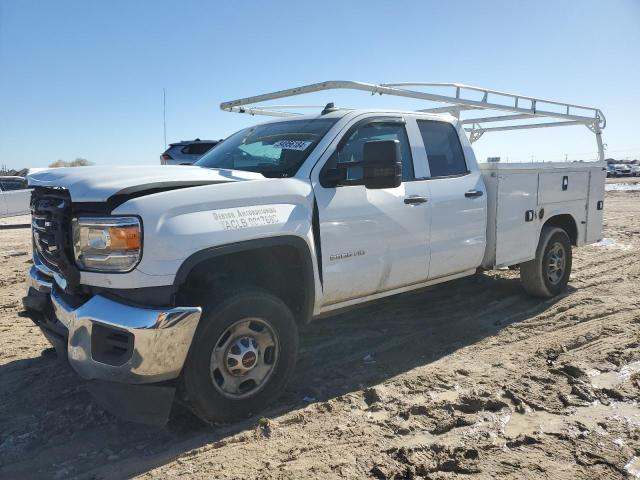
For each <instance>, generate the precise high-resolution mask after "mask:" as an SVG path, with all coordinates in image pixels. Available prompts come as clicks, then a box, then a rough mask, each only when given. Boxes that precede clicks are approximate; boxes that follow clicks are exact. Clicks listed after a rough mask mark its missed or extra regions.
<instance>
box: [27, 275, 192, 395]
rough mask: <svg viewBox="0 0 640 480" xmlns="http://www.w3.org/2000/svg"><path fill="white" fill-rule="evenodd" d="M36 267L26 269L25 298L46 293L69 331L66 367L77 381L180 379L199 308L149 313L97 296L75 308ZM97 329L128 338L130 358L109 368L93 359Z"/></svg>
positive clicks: (132, 382) (126, 381)
mask: <svg viewBox="0 0 640 480" xmlns="http://www.w3.org/2000/svg"><path fill="white" fill-rule="evenodd" d="M38 267H40V266H39V265H36V264H34V266H32V267H31V269H30V271H29V275H28V277H27V295H28V296H29V295H34V294H35V293H39V294H43V293H47V292H48V293H49V296H50V298H51V305H52V307H53V309H52V310H53V314H54V316H55V317H56V319H57V320H58V321H59V322H60V323H61V324H62V325H64V327H66V329H67V330H68V332H69V334H68V339H67V357H68V360H69V363H70V364H71V366H72V367H73V369H74V370H75V371H76V372H78V374H79V375H80V376H81V377H83V378H85V379H88V380H92V379H96V380H106V381H111V382H121V383H130V384H141V383H154V382H160V381H164V380H171V379H174V378H176V377H178V375H179V374H180V371H181V370H182V367H183V365H184V362H185V360H186V358H187V353H188V351H189V347H190V346H191V341H192V339H193V336H194V334H195V331H196V327H197V326H198V322H199V321H200V315H201V314H202V309H201V308H200V307H176V308H170V309H147V308H140V307H134V306H130V305H125V304H123V303H120V302H117V301H114V300H110V299H108V298H106V297H103V296H101V295H95V296H93V297H91V298H90V299H89V300H88V301H86V302H84V303H83V304H82V305H80V306H78V307H75V308H74V307H73V306H71V305H69V304H68V303H67V302H66V301H65V300H64V299H63V297H62V295H61V294H60V293H58V292H57V290H56V288H54V287H53V283H54V282H53V281H52V278H51V277H48V276H47V275H46V272H45V271H43V269H42V268H38ZM32 289H33V290H35V292H33V291H32ZM96 326H100V327H107V329H112V330H113V331H114V332H116V333H118V332H121V333H123V334H125V335H127V336H128V337H129V338H131V339H132V348H131V354H130V356H129V357H128V358H126V359H125V360H126V361H124V362H123V363H122V364H111V363H105V362H103V361H98V360H96V359H95V356H97V355H95V352H94V351H93V350H94V349H97V348H98V347H100V346H99V345H97V344H96V338H93V339H92V333H93V330H94V328H96ZM109 331H110V330H109Z"/></svg>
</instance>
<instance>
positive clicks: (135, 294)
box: [24, 82, 606, 423]
mask: <svg viewBox="0 0 640 480" xmlns="http://www.w3.org/2000/svg"><path fill="white" fill-rule="evenodd" d="M419 86H420V87H429V84H420V85H419ZM405 87H406V85H372V84H363V83H356V82H325V83H321V84H314V85H309V86H306V87H299V88H296V89H291V90H285V91H281V92H274V93H272V94H266V95H261V96H258V97H251V98H247V99H242V100H237V101H233V102H226V103H224V104H222V106H221V107H222V108H223V110H227V111H238V112H244V113H251V114H254V115H257V114H265V115H269V114H271V115H274V116H276V117H279V118H277V119H276V120H273V121H270V122H267V123H263V124H260V125H257V126H253V127H250V128H246V129H243V130H241V131H239V132H237V133H235V134H233V135H231V136H230V137H229V138H227V139H226V140H224V142H223V143H221V144H220V145H219V146H218V147H216V148H215V149H213V150H211V151H210V152H209V153H208V154H206V155H205V156H204V157H203V158H202V159H201V160H200V161H199V162H198V163H197V165H196V166H187V167H183V166H177V167H169V166H167V167H156V166H153V167H122V168H112V167H109V168H100V167H85V168H82V169H80V168H76V169H74V168H70V169H56V170H49V171H46V172H42V173H37V174H34V175H31V176H30V177H29V183H30V185H31V186H32V187H33V188H34V194H33V199H32V216H33V224H32V227H33V228H32V229H33V243H34V246H35V249H34V256H33V260H34V265H33V267H32V268H31V270H30V272H29V276H28V295H27V296H26V297H25V299H24V304H25V307H26V308H27V310H30V311H32V312H34V314H33V318H34V319H35V320H36V322H37V323H38V325H39V326H40V327H41V328H42V331H43V332H44V333H45V335H46V336H47V338H48V339H49V340H50V341H51V343H52V344H53V345H54V346H55V347H56V349H58V350H59V351H61V352H63V353H62V354H63V355H64V356H65V357H66V358H68V360H69V363H70V364H71V366H72V367H73V368H74V370H75V371H76V372H77V373H78V374H80V376H82V377H83V378H85V379H87V380H92V382H91V385H92V387H93V388H92V389H93V391H94V392H95V393H96V396H97V397H96V398H97V399H98V401H100V402H101V403H102V404H103V405H106V406H107V407H108V408H110V409H111V410H112V411H114V412H115V413H117V414H119V415H121V416H123V417H125V418H129V419H135V420H137V421H142V422H149V423H157V422H163V421H166V417H167V414H168V412H169V409H170V407H171V404H172V402H173V400H174V393H175V391H176V389H178V391H179V394H180V396H181V398H183V399H184V400H185V401H186V402H187V403H188V404H189V405H190V406H191V407H192V408H193V409H194V411H195V412H196V413H197V414H198V415H200V416H201V417H202V418H204V419H206V420H209V421H220V420H228V419H233V418H238V417H241V416H246V415H248V414H251V413H254V412H257V411H259V410H260V409H261V408H263V407H264V406H265V405H266V404H268V403H269V402H270V401H272V400H273V399H274V398H275V397H276V396H277V395H278V394H279V393H280V392H281V391H282V390H283V389H284V387H285V385H286V384H287V381H288V380H289V378H290V376H291V374H292V372H293V370H294V365H295V362H296V356H297V349H298V330H299V329H300V328H301V327H302V326H304V325H305V324H307V323H308V322H310V321H311V320H312V319H314V318H318V317H321V316H324V315H327V314H330V313H331V312H336V311H339V310H342V309H344V308H347V307H353V306H356V305H359V304H363V303H365V302H369V301H371V300H374V299H378V298H381V297H385V296H389V295H394V294H398V293H402V292H407V291H410V290H415V289H419V288H423V287H427V286H429V285H434V284H437V283H441V282H446V281H449V280H453V279H457V278H461V277H465V276H468V275H473V274H475V273H476V272H478V271H479V270H484V269H494V268H498V267H506V266H510V267H518V266H519V269H520V273H521V277H522V283H523V287H524V290H526V291H527V292H528V293H530V294H532V295H535V296H539V297H551V296H554V295H557V294H559V293H561V292H562V291H563V290H564V289H565V287H566V285H567V282H568V280H569V275H570V272H571V250H572V247H574V246H575V247H579V246H581V245H585V244H587V243H591V242H595V241H597V240H599V239H600V238H601V230H602V209H603V198H604V182H605V174H606V172H605V168H604V164H603V163H602V157H603V151H602V140H601V137H600V131H601V128H602V127H604V116H603V115H602V112H600V110H597V109H589V108H588V107H581V106H575V105H569V104H559V103H558V102H548V101H543V100H540V99H533V98H531V97H525V96H519V95H517V96H516V95H514V96H513V97H507V98H511V100H514V99H515V101H514V102H513V104H508V105H506V106H505V105H498V104H495V103H492V101H491V100H492V98H491V97H492V96H493V95H494V92H492V91H489V90H484V89H477V88H475V87H467V86H462V85H458V84H452V85H450V87H451V88H454V89H456V94H455V95H452V96H451V97H446V96H443V95H442V94H440V93H439V94H430V93H424V92H422V91H419V90H407V89H406V88H405ZM439 87H441V85H439ZM335 88H343V89H355V90H365V91H371V92H373V93H383V94H387V95H398V96H405V97H407V96H409V97H411V98H416V99H421V100H435V101H438V102H448V103H449V104H451V106H448V107H446V108H443V107H439V108H433V109H431V111H391V110H355V109H340V108H335V107H333V106H332V105H327V106H326V107H325V108H324V109H323V110H322V112H319V111H317V112H316V113H313V114H311V115H296V114H295V112H285V111H283V110H282V108H281V107H277V106H276V107H273V108H267V107H264V106H259V107H246V106H245V105H249V104H253V103H257V102H264V101H268V100H273V99H276V98H284V97H286V96H292V95H298V94H301V93H309V92H314V91H322V90H330V89H335ZM466 89H470V90H472V91H473V92H477V90H480V91H481V92H485V93H484V98H483V99H482V100H472V99H465V98H466V97H465V96H464V91H466ZM461 92H463V93H461ZM498 93H499V94H500V95H501V96H502V97H501V98H503V99H504V98H505V96H506V95H509V94H505V93H503V92H498ZM420 95H423V96H424V95H426V96H427V98H424V97H421V96H420ZM429 95H432V96H433V97H434V98H431V97H429ZM527 102H528V104H527ZM543 102H548V103H550V104H552V105H562V108H561V109H557V108H556V109H554V110H553V111H547V110H544V109H543V108H542V104H543ZM523 104H525V105H523ZM478 109H481V110H491V109H494V110H498V111H500V112H503V113H504V112H505V111H506V112H510V115H502V116H500V117H482V118H472V119H469V120H461V119H460V118H459V116H460V113H461V111H466V110H478ZM579 109H582V111H580V110H579ZM445 110H446V112H445ZM576 110H577V111H579V112H580V113H576ZM558 111H559V112H560V113H557V112H558ZM585 111H586V113H585ZM549 117H551V118H552V119H554V120H557V119H558V118H559V119H561V120H562V121H554V122H551V123H547V124H544V125H545V126H559V125H584V126H587V127H588V128H589V129H591V130H592V131H593V132H594V133H595V134H596V138H597V143H598V148H599V152H600V159H601V161H600V162H594V163H563V164H554V163H540V164H533V163H532V164H500V163H491V164H484V165H479V164H478V162H477V161H476V158H475V155H474V152H473V150H472V148H471V144H470V139H471V140H472V141H474V140H477V139H478V138H479V137H480V136H481V135H482V134H483V133H486V132H490V131H499V130H506V129H518V128H539V127H540V125H541V123H539V122H540V119H548V118H549ZM496 118H500V119H501V120H500V121H501V122H503V123H502V125H501V126H499V127H487V126H486V124H488V123H489V122H492V121H495V119H496ZM527 119H534V120H535V122H534V123H530V124H524V125H523V124H521V123H518V124H514V125H512V126H511V127H510V128H509V127H506V126H505V125H504V122H505V121H516V120H517V121H520V120H527ZM469 125H471V128H470V131H469V132H468V133H469V138H470V139H469V138H468V137H467V134H466V133H465V128H467V127H468V126H469Z"/></svg>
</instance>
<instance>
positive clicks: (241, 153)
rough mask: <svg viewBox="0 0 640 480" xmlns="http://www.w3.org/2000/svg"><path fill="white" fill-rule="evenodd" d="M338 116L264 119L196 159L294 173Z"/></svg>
mask: <svg viewBox="0 0 640 480" xmlns="http://www.w3.org/2000/svg"><path fill="white" fill-rule="evenodd" d="M336 121H337V118H322V119H309V120H287V121H284V122H272V123H265V124H263V125H257V126H255V127H251V128H247V129H245V130H241V131H239V132H237V133H234V134H233V135H231V136H230V137H229V138H227V139H226V140H225V141H224V142H222V143H220V145H218V146H216V148H213V149H211V150H210V151H209V152H207V153H206V154H205V155H204V157H202V158H201V159H200V160H198V161H197V162H196V165H198V166H200V167H208V168H229V169H236V170H247V171H251V172H260V173H261V174H263V175H264V176H265V177H276V178H283V177H291V176H293V175H295V173H296V172H297V171H298V169H299V168H300V166H301V165H302V164H303V162H304V161H305V160H306V159H307V157H308V156H309V154H310V153H311V152H312V151H313V149H314V148H315V147H316V145H317V144H318V142H319V141H320V140H321V139H322V137H324V136H325V135H326V133H327V132H328V131H329V129H330V128H331V127H332V126H333V125H334V124H335V123H336Z"/></svg>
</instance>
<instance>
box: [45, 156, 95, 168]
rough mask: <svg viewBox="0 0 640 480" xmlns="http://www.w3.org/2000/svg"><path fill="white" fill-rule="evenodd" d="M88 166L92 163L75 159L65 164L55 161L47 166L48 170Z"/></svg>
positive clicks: (64, 162)
mask: <svg viewBox="0 0 640 480" xmlns="http://www.w3.org/2000/svg"><path fill="white" fill-rule="evenodd" d="M89 165H93V163H92V162H90V161H89V160H87V159H86V158H76V159H75V160H72V161H71V162H67V161H65V160H56V161H55V162H53V163H52V164H50V165H49V168H60V167H87V166H89Z"/></svg>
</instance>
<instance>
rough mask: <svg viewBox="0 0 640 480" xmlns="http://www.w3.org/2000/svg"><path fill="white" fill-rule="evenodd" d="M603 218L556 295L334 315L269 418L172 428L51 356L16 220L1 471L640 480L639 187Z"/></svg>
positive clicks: (427, 299)
mask: <svg viewBox="0 0 640 480" xmlns="http://www.w3.org/2000/svg"><path fill="white" fill-rule="evenodd" d="M605 217H606V227H605V237H606V239H605V241H603V242H601V243H600V244H599V245H592V246H588V247H585V248H581V249H577V250H575V252H574V255H575V258H574V274H573V276H572V279H571V282H570V289H569V290H568V292H567V293H566V294H564V295H562V296H560V297H558V298H555V299H553V300H549V301H539V300H536V299H532V298H529V297H527V296H526V295H525V294H524V293H523V291H522V289H521V287H520V284H519V281H518V278H517V272H514V271H508V270H507V271H499V272H490V273H485V274H482V275H477V276H475V277H473V278H467V279H464V280H460V281H456V282H454V283H450V284H446V285H441V286H437V287H434V288H431V289H429V290H427V291H424V292H420V293H417V294H410V295H404V296H400V297H396V298H394V299H390V300H386V301H383V302H381V303H378V304H376V305H373V306H370V307H367V308H366V309H364V310H359V311H353V312H350V313H348V314H343V315H340V316H337V317H334V318H331V319H326V320H322V321H319V322H316V323H315V324H313V325H311V326H310V327H309V328H307V329H306V330H305V331H304V334H303V339H302V352H301V357H300V361H299V364H298V368H297V374H296V377H295V379H294V380H293V382H292V383H291V386H290V387H289V389H288V390H287V392H286V393H285V395H283V397H282V398H281V399H280V400H279V402H278V403H277V404H276V405H275V406H274V407H273V408H271V409H269V410H268V411H266V412H264V413H263V414H262V415H263V416H262V417H254V418H250V419H247V420H246V421H244V422H241V423H237V424H233V425H223V426H217V427H211V426H208V425H204V424H202V423H201V422H199V421H198V420H197V419H195V418H194V417H193V416H191V415H190V414H189V413H188V412H186V411H184V410H183V409H181V408H179V407H177V408H176V409H175V411H174V412H173V418H172V420H171V422H170V423H169V425H168V426H167V427H166V428H164V429H161V430H158V429H153V428H148V427H144V426H140V425H135V424H130V423H126V422H122V421H119V420H117V419H115V418H114V417H112V416H111V415H109V414H107V413H105V412H104V411H103V410H101V409H100V408H99V407H97V406H96V405H95V404H94V403H93V402H92V401H91V399H90V397H89V395H88V394H87V393H86V392H85V390H84V387H83V383H82V382H81V381H80V380H79V379H78V378H77V377H76V376H75V375H74V374H73V373H72V372H71V371H70V370H69V369H68V368H66V367H64V366H63V364H61V363H59V362H58V360H57V359H56V357H55V354H52V353H51V351H50V350H47V347H48V345H47V343H46V341H45V339H44V338H43V337H42V336H41V334H40V333H39V332H38V330H37V328H36V327H34V326H33V325H32V323H31V321H30V320H29V319H27V318H25V317H23V316H22V315H21V313H20V312H21V306H20V298H21V296H22V295H23V285H22V279H23V274H24V271H25V269H26V268H27V267H28V263H29V230H28V228H24V227H8V226H0V261H1V266H0V268H1V269H2V270H1V272H2V273H1V277H0V345H2V349H0V478H54V479H60V478H69V477H78V478H96V479H102V478H105V479H106V478H128V477H134V476H137V475H140V476H141V477H143V478H178V477H181V478H184V477H195V478H379V479H382V478H453V477H457V476H464V477H465V478H467V477H468V478H494V477H496V476H500V477H501V478H554V479H564V478H566V479H594V478H598V479H617V478H626V477H627V476H636V477H640V460H638V457H640V407H639V406H638V403H637V402H638V401H640V374H639V372H640V312H639V310H638V308H639V306H640V299H639V297H638V291H639V288H640V250H639V247H640V192H609V193H607V198H606V210H605ZM0 223H1V224H4V225H7V224H9V223H13V224H16V223H28V218H23V219H13V220H11V221H6V220H5V221H0Z"/></svg>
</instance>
